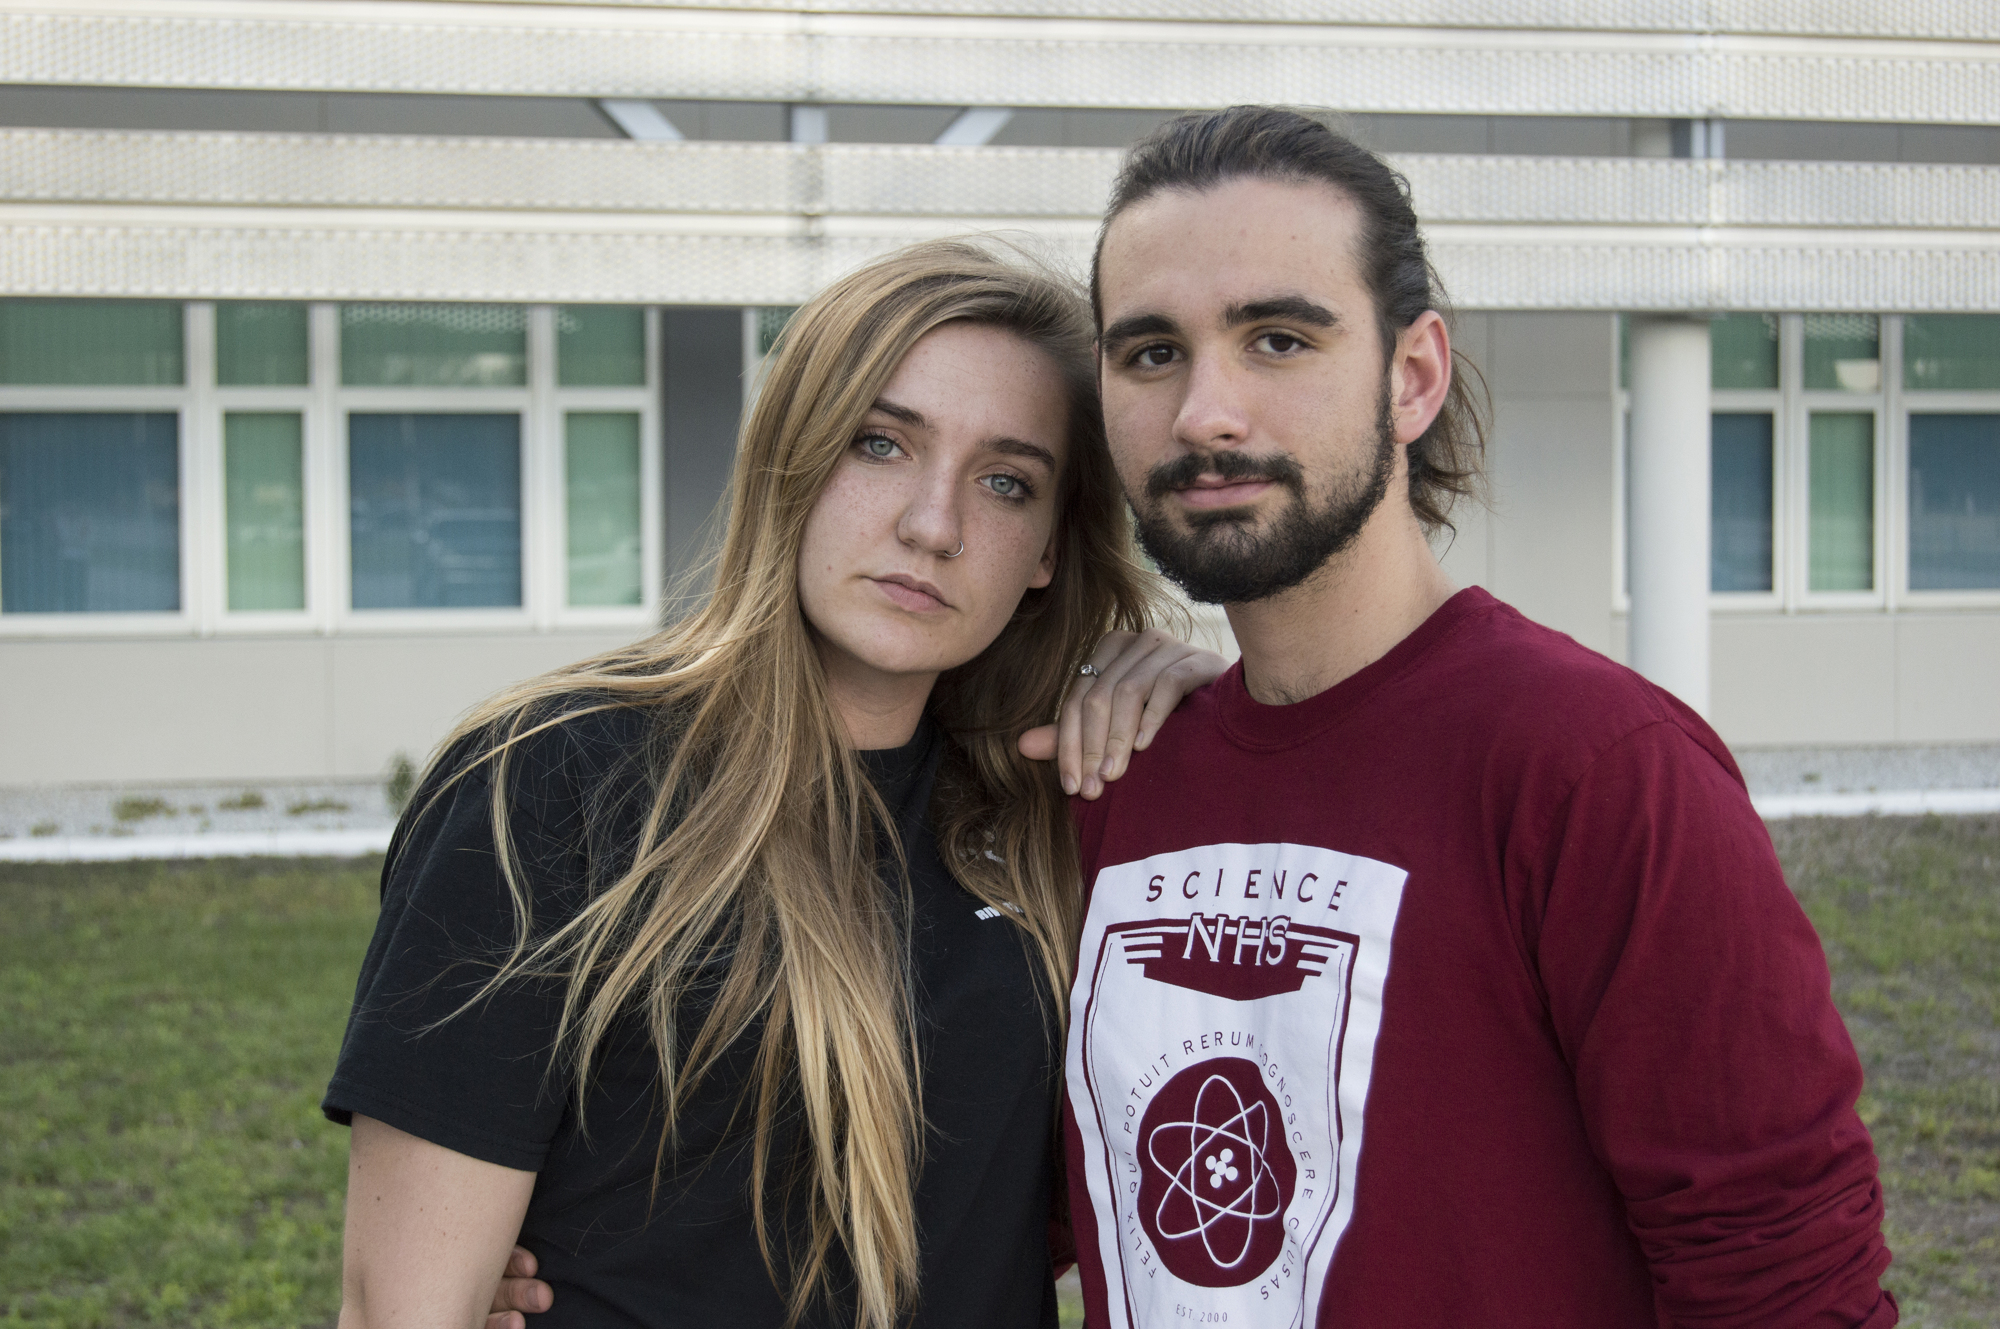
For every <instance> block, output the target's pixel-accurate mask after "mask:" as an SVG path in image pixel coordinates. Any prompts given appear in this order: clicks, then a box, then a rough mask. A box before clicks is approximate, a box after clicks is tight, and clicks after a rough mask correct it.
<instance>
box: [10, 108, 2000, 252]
mask: <svg viewBox="0 0 2000 1329" xmlns="http://www.w3.org/2000/svg"><path fill="white" fill-rule="evenodd" d="M1120 157H1121V154H1120V153H1119V152H1117V151H1115V150H1108V149H1095V148H940V147H929V146H912V147H885V146H872V145H861V144H830V145H825V146H820V147H812V148H806V147H800V146H796V145H792V144H764V143H636V142H616V141H611V142H598V141H593V142H583V141H576V142H562V141H552V140H548V139H436V138H390V137H378V136H366V137H362V136H356V137H333V136H324V135H277V134H148V133H133V132H123V131H103V130H39V129H17V130H0V193H4V195H5V197H7V198H9V199H13V200H18V201H43V202H71V203H130V204H194V205H213V206H243V207H261V208H294V207H328V208H409V209H424V210H445V211H534V212H659V213H671V214H679V215H709V214H729V215H746V214H754V215H769V216H798V217H814V216H823V215H847V216H882V217H939V218H952V217H958V218H969V217H978V218H1000V217H1017V218H1071V219H1080V220H1088V219H1090V218H1093V217H1095V216H1096V215H1097V214H1098V213H1099V211H1100V210H1101V209H1102V207H1103V205H1104V201H1105V199H1106V197H1107V196H1108V194H1109V192H1110V187H1111V181H1112V177H1113V176H1114V175H1115V174H1116V171H1117V168H1118V163H1119V160H1120ZM1395 164H1396V165H1397V166H1398V167H1399V168H1400V169H1401V170H1402V171H1403V172H1404V173H1405V174H1406V175H1407V176H1408V178H1409V180H1410V184H1411V188H1412V191H1413V194H1414V196H1415V198H1416V201H1417V208H1418V212H1419V213H1420V215H1422V216H1423V217H1425V218H1426V219H1427V220H1429V221H1431V222H1433V223H1444V222H1480V223H1500V224H1533V225H1603V226H1628V227H1629V226H1659V225H1669V226H1738V227H1750V226H1792V227H1849V228H1852V227H1890V228H1899V229H1920V230H1936V229H1944V230H1968V231H1971V230H1978V229H1981V228H1985V227H1988V226H1991V225H1992V224H1993V223H1994V221H1995V219H1996V218H2000V168H1995V167H1988V166H1908V165H1872V164H1852V163H1838V162H1724V161H1674V160H1648V159H1631V158H1623V159H1621V158H1550V157H1496V156H1418V155H1410V156H1403V157H1399V158H1396V159H1395Z"/></svg>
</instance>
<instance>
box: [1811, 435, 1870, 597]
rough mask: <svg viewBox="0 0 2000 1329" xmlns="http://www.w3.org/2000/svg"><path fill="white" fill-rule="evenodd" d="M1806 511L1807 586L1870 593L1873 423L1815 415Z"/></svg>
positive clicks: (1818, 589) (1824, 589) (1817, 588)
mask: <svg viewBox="0 0 2000 1329" xmlns="http://www.w3.org/2000/svg"><path fill="white" fill-rule="evenodd" d="M1807 432H1808V435H1809V438H1808V440H1807V442H1808V446H1809V449H1810V452H1811V457H1810V463H1809V469H1810V474H1809V476H1808V478H1807V495H1808V501H1809V503H1810V504H1811V508H1812V521H1811V530H1810V534H1809V539H1810V541H1811V545H1810V559H1809V564H1808V569H1807V583H1806V584H1807V586H1808V587H1809V588H1810V589H1812V590H1815V591H1872V590H1874V589H1875V417H1874V416H1873V415H1872V414H1869V413H1868V412H1866V411H1840V412H1816V413H1814V415H1813V417H1812V423H1811V425H1810V427H1809V429H1808V431H1807Z"/></svg>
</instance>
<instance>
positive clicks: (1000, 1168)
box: [323, 709, 1060, 1329]
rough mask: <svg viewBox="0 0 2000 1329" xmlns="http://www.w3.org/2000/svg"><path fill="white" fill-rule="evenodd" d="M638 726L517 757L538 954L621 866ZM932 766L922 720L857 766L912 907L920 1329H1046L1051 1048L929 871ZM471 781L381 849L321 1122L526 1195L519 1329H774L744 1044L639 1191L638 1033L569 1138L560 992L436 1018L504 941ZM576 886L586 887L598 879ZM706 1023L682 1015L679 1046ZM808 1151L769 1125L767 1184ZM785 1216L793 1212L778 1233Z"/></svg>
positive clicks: (1001, 932) (932, 865)
mask: <svg viewBox="0 0 2000 1329" xmlns="http://www.w3.org/2000/svg"><path fill="white" fill-rule="evenodd" d="M646 723H647V721H646V720H645V718H644V716H643V715H642V713H641V712H638V711H636V710H630V709H627V710H618V711H610V712H603V713H600V714H598V715H594V716H591V717H587V718H586V719H583V720H579V721H572V722H570V723H568V724H566V725H564V726H562V727H560V728H559V729H556V730H552V731H550V732H549V733H547V734H545V735H542V736H538V737H537V738H536V739H534V740H531V741H530V742H529V743H527V744H524V745H523V746H522V748H519V749H517V750H516V752H517V755H516V757H515V759H514V762H513V769H512V770H511V771H510V772H509V780H508V783H509V786H510V790H509V807H510V816H511V820H512V827H513V835H514V840H515V844H516V847H517V851H518V852H519V854H520V862H521V865H522V867H523V869H524V871H525V872H526V874H527V879H528V880H529V882H530V883H531V884H532V887H533V893H534V909H535V918H534V927H535V931H536V933H537V934H538V935H539V934H542V933H544V932H545V931H546V929H548V928H549V927H551V926H554V925H555V924H557V923H559V922H561V921H562V920H564V919H567V918H568V917H570V916H572V915H573V914H574V912H575V911H576V910H577V909H578V908H579V907H580V905H581V903H582V902H583V901H584V899H585V898H586V897H587V892H588V890H589V886H588V884H587V883H588V882H590V881H591V880H592V879H593V876H592V873H591V871H590V864H591V860H592V858H593V857H595V858H596V860H597V861H598V863H599V864H600V865H601V864H603V863H605V862H606V861H607V856H609V858H610V860H611V861H615V858H616V856H618V855H620V854H621V853H622V854H623V855H624V857H625V859H626V861H629V858H630V854H631V851H632V847H633V845H634V844H635V843H636V839H637V834H638V825H639V818H640V816H641V815H642V814H643V811H644V807H645V803H646V800H647V798H648V797H649V795H648V792H647V789H646V786H645V781H644V780H643V779H642V778H640V776H639V774H638V766H637V763H636V758H637V755H638V754H639V753H640V751H641V750H642V748H643V746H644V744H645V742H646ZM943 748H944V739H943V737H942V736H941V735H940V734H939V733H938V731H937V730H936V728H935V726H933V725H932V724H931V723H930V722H929V721H928V720H927V721H926V722H925V723H924V724H923V726H922V727H921V728H920V729H919V731H918V733H917V735H916V738H915V739H914V740H913V741H912V742H911V743H910V744H909V745H908V746H906V747H902V748H897V749H892V750H887V751H882V752H868V753H863V754H862V756H863V758H864V760H865V761H866V763H867V765H868V768H869V772H870V774H871V776H872V778H873V779H874V781H875V784H876V788H877V789H878V790H879V791H880V792H881V794H882V796H883V799H884V801H885V802H886V803H887V805H888V806H889V808H890V810H891V811H892V813H893V814H894V815H895V816H896V818H897V826H898V831H899V833H900V835H901V836H902V841H903V845H904V849H905V852H906V854H907V855H908V863H909V870H910V884H911V889H912V893H913V909H914V912H913V915H912V920H911V954H910V971H911V979H912V983H913V988H914V992H915V1001H916V1011H917V1020H918V1030H917V1034H918V1040H919V1043H918V1046H919V1053H920V1057H921V1067H922V1079H923V1084H922V1088H923V1106H924V1113H925V1120H926V1128H927V1129H926V1135H925V1140H924V1155H923V1163H922V1171H921V1173H920V1175H919V1179H918V1184H917V1194H916V1216H917V1224H918V1236H919V1242H920V1249H921V1258H922V1265H921V1287H920V1297H921V1300H920V1303H919V1305H918V1306H917V1308H916V1319H915V1323H916V1324H917V1325H921V1326H940V1327H941V1326H946V1325H950V1326H968V1327H976V1326H992V1327H993V1329H1030V1327H1034V1329H1040V1327H1043V1326H1046V1327H1048V1329H1053V1326H1054V1325H1055V1323H1056V1312H1055V1293H1054V1287H1053V1283H1052V1280H1051V1270H1050V1264H1049V1255H1048V1245H1047V1240H1048V1218H1049V1206H1050V1199H1051V1190H1052V1177H1051V1171H1050V1169H1051V1167H1052V1162H1053V1160H1052V1151H1051V1144H1052V1126H1053V1122H1054V1112H1055V1102H1056V1090H1057V1072H1058V1066H1059V1063H1058V1061H1057V1056H1058V1050H1059V1046H1060V1044H1059V1042H1058V1039H1057V1036H1056V1034H1055V1032H1054V1030H1053V1028H1052V1026H1051V1025H1050V1023H1049V1015H1050V1013H1049V1011H1048V1010H1047V1004H1046V1003H1045V1002H1043V1001H1039V1000H1038V999H1037V995H1036V985H1037V974H1038V965H1037V964H1036V962H1035V961H1034V960H1033V959H1032V956H1031V953H1030V949H1029V947H1028V946H1027V945H1026V944H1025V934H1023V933H1022V932H1021V931H1020V929H1018V928H1017V927H1015V926H1014V925H1013V924H1012V923H1010V922H1008V921H1007V919H1006V918H1005V917H1004V915H1000V914H998V913H997V912H996V911H993V910H990V909H985V908H983V907H982V906H981V904H980V902H979V900H978V899H976V898H975V897H974V896H972V895H970V894H968V893H967V892H966V891H965V890H964V889H963V888H961V887H960V886H959V885H958V884H957V882H956V881H954V880H953V879H952V877H951V875H950V874H949V873H948V872H946V871H945V869H944V866H943V864H942V863H941V862H940V861H939V860H938V854H937V846H936V843H935V840H934V839H933V836H932V834H931V830H930V824H929V816H928V809H929V803H930V796H931V789H932V784H933V781H934V778H935V776H936V772H937V767H938V762H939V760H940V757H941V756H942V753H943ZM484 770H485V768H484V767H482V768H481V772H479V773H475V774H472V775H469V776H467V777H466V778H465V779H463V780H461V781H460V782H459V783H458V785H457V786H456V787H455V788H454V789H453V790H452V791H451V792H450V793H448V794H447V795H446V796H445V797H444V798H442V799H440V800H438V801H437V803H436V804H435V806H432V807H430V808H428V810H425V811H423V813H422V815H421V817H417V818H414V819H412V818H410V817H406V818H405V821H404V824H403V825H402V826H401V827H399V828H398V831H397V834H396V839H395V842H394V843H393V844H391V846H390V849H389V858H388V862H387V863H386V864H385V866H384V868H383V873H382V913H381V917H380V919H379V920H378V921H377V923H376V927H375V936H374V938H373V940H372V941H371V942H370V943H369V946H368V953H367V955H366V957H365V958H364V960H363V961H362V967H361V978H360V982H359V983H358V984H357V986H356V989H355V999H354V1011H353V1014H352V1015H351V1017H350V1018H349V1021H348V1027H347V1036H346V1039H345V1041H344V1042H343V1043H342V1046H341V1050H340V1062H339V1065H338V1066H337V1067H336V1069H335V1071H334V1076H333V1082H332V1084H331V1085H330V1086H329V1087H328V1089H327V1093H326V1100H325V1102H324V1104H323V1108H324V1111H325V1112H326V1115H327V1116H328V1117H329V1118H331V1119H332V1120H334V1121H337V1122H341V1123H346V1122H348V1121H350V1120H351V1118H352V1115H353V1114H354V1113H357V1112H358V1113H362V1114H364V1115H366V1116H370V1117H374V1118H376V1119H377V1120H379V1121H383V1122H386V1123H388V1124H389V1125H391V1126H394V1127H396V1128H398V1129H399V1130H403V1131H407V1132H409V1133H410V1134H412V1135H416V1136H419V1137H421V1138H423V1139H426V1140H429V1141H431V1142H433V1143H436V1144H440V1145H443V1146H445V1147H446V1148H448V1149H452V1150H455V1151H457V1152H459V1153H462V1154H467V1155H470V1156H471V1157H473V1158H479V1159H484V1160H485V1161H487V1162H490V1163H497V1164H500V1165H502V1166H504V1167H510V1168H520V1169H523V1170H530V1171H534V1172H537V1173H538V1174H539V1175H538V1176H537V1177H536V1180H535V1189H534V1196H533V1198H532V1200H531V1201H530V1202H529V1205H528V1213H527V1217H526V1219H525V1221H524V1223H523V1226H522V1231H521V1242H522V1244H523V1245H525V1246H527V1247H528V1248H529V1249H530V1250H532V1251H533V1252H534V1253H535V1256H536V1258H537V1259H538V1260H539V1261H540V1263H541V1275H540V1276H541V1277H542V1278H544V1279H546V1280H547V1281H548V1282H549V1283H551V1284H552V1285H553V1286H554V1288H555V1294H556V1296H555V1307H554V1309H553V1310H551V1311H549V1312H547V1313H545V1314H542V1315H538V1316H531V1317H530V1319H529V1323H530V1326H531V1329H568V1327H569V1326H631V1325H647V1326H703V1327H704V1329H706V1327H707V1326H716V1325H729V1326H732V1327H735V1326H746V1327H747V1326H763V1325H768V1326H772V1329H777V1327H778V1326H780V1325H782V1324H783V1322H784V1318H785V1303H784V1297H783V1295H782V1293H781V1292H780V1290H779V1289H778V1287H776V1286H775V1285H774V1284H773V1282H772V1280H771V1277H770V1274H769V1273H768V1271H767V1270H766V1267H765V1264H764V1260H763V1256H762V1254H761V1253H760V1251H759V1247H758V1243H757V1239H756V1232H755V1228H754V1224H753V1220H752V1210H751V1204H750V1168H751V1157H752V1153H751V1125H750V1121H751V1116H752V1113H751V1110H750V1104H749V1103H747V1102H745V1101H742V1099H741V1094H742V1091H743V1088H744V1086H745V1085H746V1083H748V1080H749V1076H750V1073H751V1063H752V1056H753V1053H754V1035H753V1036H751V1037H749V1038H746V1039H745V1040H743V1041H742V1042H741V1043H740V1044H739V1045H738V1046H737V1047H735V1048H732V1049H731V1053H730V1055H729V1057H728V1058H727V1059H726V1060H725V1064H724V1065H723V1067H722V1068H721V1069H720V1070H718V1071H714V1072H711V1073H710V1074H709V1075H708V1076H707V1077H706V1079H705V1080H704V1082H703V1084H702V1086H701V1087H700V1088H699V1089H698V1090H697V1091H696V1093H695V1094H694V1096H693V1099H692V1101H691V1102H689V1103H688V1104H687V1106H686V1108H685V1110H684V1111H683V1112H682V1114H681V1117H680V1120H679V1121H678V1123H677V1132H676V1135H675V1147H674V1149H673V1150H672V1151H671V1152H670V1153H669V1154H668V1155H667V1156H666V1157H665V1159H664V1161H663V1163H662V1165H661V1167H660V1169H659V1184H658V1186H657V1189H656V1188H655V1185H654V1179H655V1163H656V1160H658V1151H659V1147H660V1140H661V1134H660V1127H661V1124H662V1122H661V1113H660V1110H659V1094H658V1082H657V1081H658V1073H657V1069H656V1066H657V1063H656V1061H655V1058H654V1053H653V1050H652V1048H651V1046H650V1043H649V1042H648V1040H647V1037H646V1034H645V1031H644V1028H643V1025H641V1024H640V1022H639V1021H637V1020H636V1019H633V1020H629V1021H627V1022H625V1023H624V1024H623V1025H622V1026H621V1027H620V1028H619V1029H618V1030H616V1031H615V1032H614V1034H613V1035H612V1036H611V1037H610V1039H609V1040H608V1045H607V1047H606V1048H605V1049H604V1051H603V1052H602V1053H601V1054H600V1055H601V1069H599V1070H598V1071H597V1072H596V1073H595V1074H594V1077H593V1081H592V1084H591V1087H590V1090H589V1094H588V1098H587V1100H586V1101H585V1104H584V1106H585V1113H584V1119H583V1123H582V1125H583V1127H584V1128H586V1130H580V1129H579V1123H578V1117H577V1111H576V1106H577V1105H576V1101H575V1092H574V1089H573V1088H572V1086H571V1082H570V1080H569V1079H568V1077H567V1076H566V1074H565V1073H564V1071H563V1070H562V1069H561V1068H557V1069H556V1070H555V1071H554V1072H553V1073H551V1072H550V1062H551V1057H552V1045H553V1037H554V1032H555V1027H556V1021H557V1017H558V1015H559V1014H560V1003H561V986H560V984H559V983H555V982H549V981H539V980H523V981H519V982H513V983H510V984H508V985H507V986H506V987H504V988H503V989H501V990H500V991H499V992H498V993H497V994H496V995H494V996H492V997H491V998H490V999H487V1000H485V1001H482V1002H481V1003H479V1004H478V1005H475V1006H473V1007H471V1008H470V1009H467V1010H465V1011H463V1012H462V1013H460V1014H458V1015H456V1016H455V1017H452V1018H446V1017H448V1016H452V1012H454V1011H456V1010H458V1008H459V1007H460V1005H461V1004H462V1003H463V1002H464V1001H465V999H466V998H467V997H468V996H469V995H470V994H471V993H472V992H474V991H475V990H477V988H478V986H479V984H480V983H481V982H483V981H484V980H485V979H486V978H487V977H488V976H490V975H491V973H492V972H493V960H494V958H495V957H496V956H498V955H503V954H505V951H506V949H507V947H508V946H509V944H510V943H511V942H512V940H513V937H514V927H515V924H514V911H513V908H512V905H511V903H510V900H509V895H508V892H507V888H506V886H505V883H504V882H503V881H502V879H501V876H500V872H499V869H498V866H497V864H496V862H495V860H494V849H493V836H492V830H491V824H490V817H489V811H490V803H489V800H490V797H491V786H490V784H489V783H488V781H487V779H486V777H485V775H484V773H483V772H484ZM427 796H428V790H420V791H419V793H418V796H417V798H416V799H414V800H412V803H411V807H412V808H413V809H425V804H426V800H427ZM593 810H594V812H595V813H596V814H597V815H596V816H595V817H594V818H592V819H591V821H590V824H592V825H596V826H598V827H600V828H608V829H600V830H599V831H598V832H597V833H594V834H587V833H586V829H585V828H586V815H585V814H586V812H587V811H593ZM595 879H596V880H598V881H600V882H601V881H602V880H604V877H603V872H602V868H601V867H600V869H599V871H598V873H597V874H596V877H595ZM884 889H885V890H888V889H890V888H889V887H888V886H886V885H885V887H884ZM700 1015H701V1012H699V1011H695V1012H688V1013H685V1015H684V1017H683V1024H682V1028H683V1030H684V1031H685V1032H684V1033H683V1035H682V1037H683V1040H684V1042H683V1045H684V1046H685V1038H686V1036H687V1034H691V1033H692V1031H693V1029H694V1028H695V1027H697V1026H698V1024H699V1019H700ZM440 1021H442V1023H439V1022H440ZM433 1026H435V1027H433ZM802 1135H803V1132H802V1131H801V1130H799V1129H798V1128H797V1125H796V1121H795V1120H788V1121H783V1122H781V1126H780V1129H779V1130H778V1131H776V1132H775V1133H774V1140H773V1164H774V1171H775V1172H780V1173H782V1172H784V1171H785V1170H786V1169H787V1167H788V1164H787V1161H786V1160H787V1159H789V1158H794V1157H796V1155H797V1152H798V1150H799V1147H800V1141H801V1139H802ZM784 1203H785V1196H784V1195H783V1194H777V1195H773V1196H771V1197H770V1198H769V1199H768V1200H767V1212H777V1211H778V1210H779V1208H780V1207H781V1206H783V1205H784ZM802 1208H803V1205H802V1204H800V1203H798V1200H797V1196H796V1194H795V1195H794V1203H793V1206H792V1210H791V1212H796V1211H798V1210H801V1209H802ZM842 1281H844V1279H843V1280H842ZM808 1322H809V1323H810V1324H815V1325H819V1324H824V1325H828V1326H835V1325H842V1326H844V1325H851V1324H852V1323H853V1310H852V1303H851V1301H849V1302H847V1303H846V1304H845V1305H836V1306H828V1305H827V1304H826V1303H825V1302H824V1301H822V1302H821V1303H820V1304H819V1306H818V1307H817V1308H816V1310H815V1312H814V1314H812V1315H811V1316H810V1317H809V1321H808Z"/></svg>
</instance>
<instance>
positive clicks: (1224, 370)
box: [1174, 357, 1250, 449]
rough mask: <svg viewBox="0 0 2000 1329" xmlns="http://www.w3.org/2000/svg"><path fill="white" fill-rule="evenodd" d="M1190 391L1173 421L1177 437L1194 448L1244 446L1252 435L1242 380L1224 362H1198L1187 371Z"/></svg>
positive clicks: (1202, 360) (1186, 393)
mask: <svg viewBox="0 0 2000 1329" xmlns="http://www.w3.org/2000/svg"><path fill="white" fill-rule="evenodd" d="M1186 383H1187V391H1186V392H1185V394H1184V395H1183V396H1182V397H1181V408H1180V411H1179V413H1178V414H1177V415H1176V416H1175V417H1174V437H1175V439H1176V440H1177V441H1179V442H1180V443H1181V444H1182V445H1183V446H1186V447H1191V448H1202V449H1210V448H1233V447H1238V446H1241V445H1242V444H1243V443H1244V442H1245V441H1246V440H1247V438H1248V436H1249V432H1250V420H1249V414H1248V411H1247V410H1246V405H1247V401H1246V389H1247V387H1248V386H1249V385H1248V384H1246V383H1244V382H1243V380H1242V376H1241V375H1239V374H1236V373H1233V372H1231V369H1230V366H1229V365H1228V363H1227V362H1226V361H1224V360H1221V359H1218V358H1214V357H1200V358H1196V359H1195V360H1194V361H1193V362H1192V363H1191V364H1190V365H1189V367H1188V375H1187V379H1186Z"/></svg>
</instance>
